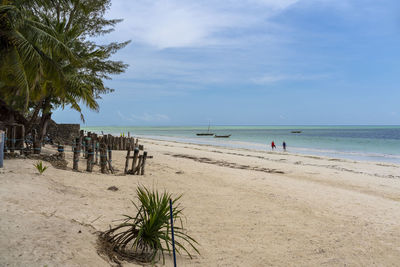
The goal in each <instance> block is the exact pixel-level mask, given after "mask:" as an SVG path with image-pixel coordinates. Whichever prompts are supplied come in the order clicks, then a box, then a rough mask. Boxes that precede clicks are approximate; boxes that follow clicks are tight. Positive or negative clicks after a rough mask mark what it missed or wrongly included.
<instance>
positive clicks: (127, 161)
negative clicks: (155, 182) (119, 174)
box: [124, 147, 131, 174]
mask: <svg viewBox="0 0 400 267" xmlns="http://www.w3.org/2000/svg"><path fill="white" fill-rule="evenodd" d="M130 155H131V148H130V147H128V151H127V153H126V160H125V169H124V173H125V174H127V173H128V168H129V157H130Z"/></svg>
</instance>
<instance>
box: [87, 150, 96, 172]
mask: <svg viewBox="0 0 400 267" xmlns="http://www.w3.org/2000/svg"><path fill="white" fill-rule="evenodd" d="M87 154H88V158H87V161H86V171H88V172H92V170H93V154H94V153H93V149H92V148H91V147H89V149H88V150H87Z"/></svg>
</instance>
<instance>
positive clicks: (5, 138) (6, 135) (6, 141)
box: [4, 127, 9, 153]
mask: <svg viewBox="0 0 400 267" xmlns="http://www.w3.org/2000/svg"><path fill="white" fill-rule="evenodd" d="M8 139H9V138H8V128H7V127H6V130H5V132H4V153H7V150H8V147H9V146H8Z"/></svg>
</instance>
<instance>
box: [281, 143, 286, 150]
mask: <svg viewBox="0 0 400 267" xmlns="http://www.w3.org/2000/svg"><path fill="white" fill-rule="evenodd" d="M282 146H283V151H286V142H285V141H283V143H282Z"/></svg>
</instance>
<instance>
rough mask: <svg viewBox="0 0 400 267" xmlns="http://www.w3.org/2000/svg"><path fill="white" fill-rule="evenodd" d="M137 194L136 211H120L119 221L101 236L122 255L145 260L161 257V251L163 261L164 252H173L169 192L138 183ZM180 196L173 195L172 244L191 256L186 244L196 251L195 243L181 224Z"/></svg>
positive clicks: (152, 260)
mask: <svg viewBox="0 0 400 267" xmlns="http://www.w3.org/2000/svg"><path fill="white" fill-rule="evenodd" d="M137 196H138V199H139V205H137V204H135V203H134V202H133V201H132V204H133V205H134V206H135V208H136V209H137V214H136V215H135V216H134V217H132V216H129V215H123V216H124V217H125V218H124V219H122V220H121V221H122V223H121V224H119V225H117V226H116V227H114V228H111V229H110V230H108V231H106V232H103V233H102V234H101V235H100V237H101V238H102V239H103V241H105V242H107V243H108V245H107V246H108V248H109V249H112V250H113V251H114V252H117V253H118V255H119V256H122V258H123V259H130V258H134V259H136V260H139V261H144V262H150V261H151V262H155V260H156V256H157V255H158V260H160V257H161V255H162V257H163V262H165V257H164V252H168V254H171V252H172V251H171V249H172V238H171V228H170V225H169V222H170V211H169V200H170V199H172V195H171V194H170V193H168V192H166V191H164V192H162V193H159V192H158V191H150V190H148V189H147V188H145V187H141V186H139V187H138V189H137ZM181 196H182V195H180V196H178V197H177V198H175V199H172V204H173V205H172V206H173V210H172V214H173V218H174V234H175V235H174V236H175V248H176V251H177V253H181V250H183V251H185V252H186V253H187V255H188V256H189V257H190V258H192V255H191V254H190V252H189V251H188V250H187V248H186V247H185V245H189V246H190V247H191V248H193V249H194V250H195V251H196V252H197V253H199V251H198V249H197V248H196V247H195V244H198V243H197V241H196V240H194V239H193V238H192V237H190V236H189V235H188V234H187V233H186V231H185V229H184V228H183V222H182V210H183V209H182V208H181V206H180V204H179V203H178V202H177V201H178V200H179V199H180V198H181ZM177 221H178V222H179V224H178V225H176V222H177ZM199 254H200V253H199ZM109 256H110V255H109ZM120 258H121V257H120Z"/></svg>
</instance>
